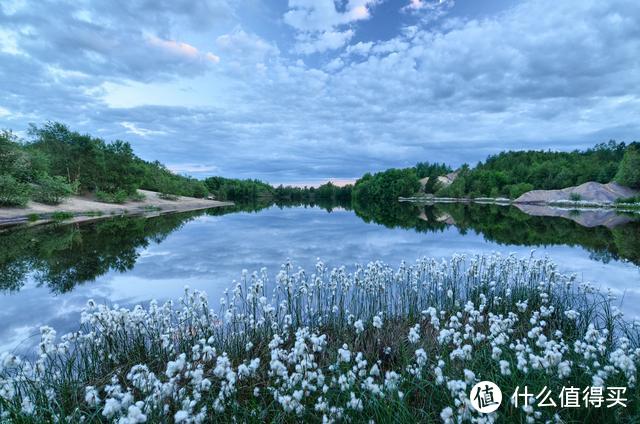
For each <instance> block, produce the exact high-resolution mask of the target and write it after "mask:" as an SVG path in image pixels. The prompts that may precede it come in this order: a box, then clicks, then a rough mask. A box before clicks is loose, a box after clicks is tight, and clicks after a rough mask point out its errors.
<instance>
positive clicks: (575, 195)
mask: <svg viewBox="0 0 640 424" xmlns="http://www.w3.org/2000/svg"><path fill="white" fill-rule="evenodd" d="M569 199H570V200H571V201H573V202H579V201H580V200H582V196H580V194H578V193H571V194H570V195H569Z"/></svg>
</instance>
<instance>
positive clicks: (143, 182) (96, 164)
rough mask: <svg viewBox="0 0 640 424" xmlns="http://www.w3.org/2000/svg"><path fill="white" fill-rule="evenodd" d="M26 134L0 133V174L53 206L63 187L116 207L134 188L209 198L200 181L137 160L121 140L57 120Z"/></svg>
mask: <svg viewBox="0 0 640 424" xmlns="http://www.w3.org/2000/svg"><path fill="white" fill-rule="evenodd" d="M29 134H30V136H31V138H32V139H31V141H29V142H27V143H25V142H22V141H20V140H19V139H18V138H17V137H16V136H15V135H14V134H13V133H11V132H9V131H2V132H0V175H10V176H12V177H13V178H14V179H15V180H16V181H18V182H20V183H29V184H35V185H37V186H39V188H37V189H36V190H34V195H35V196H37V197H38V198H39V199H41V200H42V201H45V202H46V203H58V202H59V201H60V200H61V199H62V198H63V197H64V196H67V195H69V194H70V193H69V192H68V188H69V187H71V188H74V190H73V191H74V192H75V191H76V190H77V189H79V190H82V191H95V192H96V193H99V197H101V198H102V199H104V201H109V202H118V203H119V202H123V201H124V200H126V199H127V198H133V199H136V198H139V197H137V196H138V195H137V192H136V190H137V189H138V188H143V189H148V190H154V191H159V192H164V193H167V194H172V195H181V196H192V197H200V198H202V197H206V196H207V195H208V194H209V191H208V189H207V186H206V185H205V184H204V183H203V182H202V181H199V180H197V179H195V178H190V177H185V176H181V175H176V174H174V173H172V172H171V171H170V170H168V169H167V168H166V167H165V166H164V165H162V164H161V163H159V162H146V161H144V160H142V159H140V158H138V157H137V156H136V155H135V154H134V153H133V150H132V148H131V145H130V144H129V143H127V142H124V141H121V140H116V141H114V142H111V143H107V142H105V141H104V140H102V139H100V138H95V137H91V136H90V135H87V134H80V133H78V132H76V131H71V130H70V129H69V128H68V127H67V126H65V125H63V124H61V123H57V122H48V123H46V124H44V125H42V126H40V127H37V126H34V125H32V126H31V127H30V129H29ZM63 181H64V182H67V183H69V184H70V186H68V187H65V186H63V185H62V182H63ZM121 192H124V193H125V194H126V196H125V197H124V200H123V195H122V193H121Z"/></svg>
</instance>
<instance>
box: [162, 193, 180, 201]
mask: <svg viewBox="0 0 640 424" xmlns="http://www.w3.org/2000/svg"><path fill="white" fill-rule="evenodd" d="M158 197H159V198H161V199H162V200H171V201H174V200H178V196H176V195H175V194H171V193H165V192H162V193H159V194H158Z"/></svg>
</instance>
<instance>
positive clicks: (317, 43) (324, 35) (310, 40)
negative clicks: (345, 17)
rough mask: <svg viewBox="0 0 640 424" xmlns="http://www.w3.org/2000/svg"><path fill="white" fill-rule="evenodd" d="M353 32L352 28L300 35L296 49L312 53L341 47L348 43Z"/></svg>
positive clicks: (304, 52)
mask: <svg viewBox="0 0 640 424" xmlns="http://www.w3.org/2000/svg"><path fill="white" fill-rule="evenodd" d="M353 34H354V32H353V31H352V30H346V31H324V32H320V33H314V34H312V35H307V36H304V37H300V38H299V39H298V43H297V44H296V51H297V52H299V53H303V54H311V53H322V52H325V51H327V50H335V49H339V48H340V47H342V46H344V45H345V44H347V42H348V41H349V40H350V39H351V37H353Z"/></svg>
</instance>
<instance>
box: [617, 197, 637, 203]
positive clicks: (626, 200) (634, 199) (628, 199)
mask: <svg viewBox="0 0 640 424" xmlns="http://www.w3.org/2000/svg"><path fill="white" fill-rule="evenodd" d="M615 203H617V204H619V205H624V204H635V203H640V196H633V197H624V198H620V199H616V201H615Z"/></svg>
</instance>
